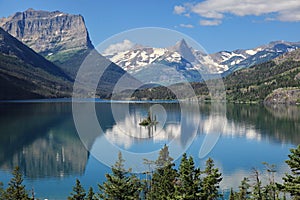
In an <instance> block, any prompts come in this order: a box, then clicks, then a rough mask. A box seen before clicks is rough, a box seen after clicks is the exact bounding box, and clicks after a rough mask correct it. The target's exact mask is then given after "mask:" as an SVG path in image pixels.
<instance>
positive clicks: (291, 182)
mask: <svg viewBox="0 0 300 200" xmlns="http://www.w3.org/2000/svg"><path fill="white" fill-rule="evenodd" d="M290 151H291V154H290V155H289V160H287V161H286V163H287V164H288V165H289V167H290V169H291V174H286V175H285V177H284V178H283V180H284V189H285V191H287V192H289V193H290V194H291V196H292V197H293V198H294V199H300V145H298V147H297V148H296V149H291V150H290Z"/></svg>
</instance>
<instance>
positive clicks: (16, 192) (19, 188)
mask: <svg viewBox="0 0 300 200" xmlns="http://www.w3.org/2000/svg"><path fill="white" fill-rule="evenodd" d="M12 174H13V177H12V178H11V180H10V182H9V183H8V188H7V189H6V190H5V191H4V193H3V197H4V198H3V199H6V200H30V199H31V198H29V195H28V193H27V191H26V189H25V185H23V184H22V183H23V176H22V173H21V170H20V168H19V167H16V168H15V169H14V170H13V172H12Z"/></svg>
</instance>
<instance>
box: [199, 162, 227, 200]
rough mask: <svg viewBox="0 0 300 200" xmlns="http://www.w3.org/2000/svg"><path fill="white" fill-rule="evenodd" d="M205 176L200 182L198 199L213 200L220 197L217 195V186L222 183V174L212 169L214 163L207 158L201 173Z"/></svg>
mask: <svg viewBox="0 0 300 200" xmlns="http://www.w3.org/2000/svg"><path fill="white" fill-rule="evenodd" d="M202 173H203V174H204V175H205V176H204V177H203V179H202V181H201V184H200V185H201V190H200V198H201V199H206V200H213V199H218V198H219V197H222V195H221V194H220V193H219V191H218V190H219V187H220V186H219V184H220V182H221V181H222V179H223V178H222V174H221V173H219V170H218V169H217V168H214V161H213V160H212V159H211V158H209V159H208V160H207V161H206V168H205V170H204V171H203V172H202Z"/></svg>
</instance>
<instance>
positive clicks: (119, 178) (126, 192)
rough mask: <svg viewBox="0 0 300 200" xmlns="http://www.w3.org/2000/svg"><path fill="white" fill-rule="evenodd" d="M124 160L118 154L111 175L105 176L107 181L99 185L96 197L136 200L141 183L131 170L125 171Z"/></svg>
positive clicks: (106, 199) (113, 199) (111, 199)
mask: <svg viewBox="0 0 300 200" xmlns="http://www.w3.org/2000/svg"><path fill="white" fill-rule="evenodd" d="M124 162H125V160H124V159H123V158H122V154H121V152H119V156H118V161H117V162H116V163H115V165H114V166H112V174H106V175H105V176H106V179H107V181H106V182H104V183H103V185H99V190H100V193H99V194H98V196H99V197H100V198H101V199H105V200H115V199H117V200H132V199H138V198H139V194H140V190H141V183H140V180H139V179H138V178H137V177H136V176H135V175H133V174H131V170H130V169H129V170H125V168H124Z"/></svg>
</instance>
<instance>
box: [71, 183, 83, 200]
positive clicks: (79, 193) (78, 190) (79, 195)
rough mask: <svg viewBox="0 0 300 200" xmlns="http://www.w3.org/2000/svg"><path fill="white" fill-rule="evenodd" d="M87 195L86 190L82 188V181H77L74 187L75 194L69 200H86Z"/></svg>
mask: <svg viewBox="0 0 300 200" xmlns="http://www.w3.org/2000/svg"><path fill="white" fill-rule="evenodd" d="M85 195H86V193H85V190H84V188H83V187H82V186H81V183H80V181H79V180H78V179H76V185H75V186H74V187H73V192H72V193H71V196H69V197H68V200H85Z"/></svg>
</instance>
